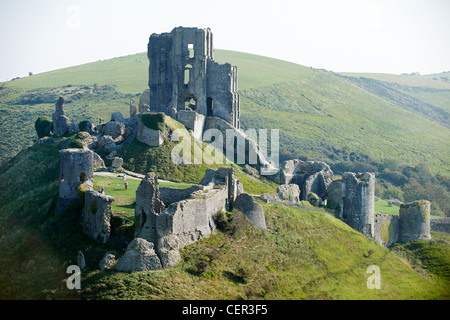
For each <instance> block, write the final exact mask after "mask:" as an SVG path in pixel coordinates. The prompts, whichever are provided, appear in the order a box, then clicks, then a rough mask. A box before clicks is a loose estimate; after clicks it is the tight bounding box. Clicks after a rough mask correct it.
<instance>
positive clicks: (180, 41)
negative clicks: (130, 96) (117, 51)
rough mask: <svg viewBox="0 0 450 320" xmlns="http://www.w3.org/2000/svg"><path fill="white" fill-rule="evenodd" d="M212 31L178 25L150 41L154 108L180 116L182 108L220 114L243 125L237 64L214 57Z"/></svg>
mask: <svg viewBox="0 0 450 320" xmlns="http://www.w3.org/2000/svg"><path fill="white" fill-rule="evenodd" d="M213 53H214V48H213V35H212V32H211V30H210V29H209V28H208V29H198V28H184V27H177V28H174V29H173V30H172V31H171V32H170V33H161V34H152V35H151V36H150V39H149V43H148V51H147V55H148V59H149V61H150V67H149V87H150V109H151V111H152V112H164V113H166V114H167V115H170V116H172V117H174V118H176V115H177V113H178V111H180V110H193V111H196V112H197V113H199V114H202V115H204V116H216V117H219V118H221V119H223V120H225V121H227V122H229V123H230V124H231V125H232V126H233V127H235V128H239V127H240V124H239V105H240V104H239V93H238V88H237V67H235V66H231V65H230V64H229V63H226V64H219V63H217V62H215V61H214V58H213Z"/></svg>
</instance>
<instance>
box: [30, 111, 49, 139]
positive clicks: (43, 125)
mask: <svg viewBox="0 0 450 320" xmlns="http://www.w3.org/2000/svg"><path fill="white" fill-rule="evenodd" d="M34 128H35V129H36V132H37V135H38V137H39V138H43V137H47V136H49V135H50V132H51V129H52V122H51V121H50V119H49V118H47V117H44V116H40V117H38V118H37V119H36V122H35V123H34Z"/></svg>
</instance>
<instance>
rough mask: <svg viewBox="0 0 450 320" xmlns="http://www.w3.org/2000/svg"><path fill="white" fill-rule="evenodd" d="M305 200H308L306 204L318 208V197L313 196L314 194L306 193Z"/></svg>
mask: <svg viewBox="0 0 450 320" xmlns="http://www.w3.org/2000/svg"><path fill="white" fill-rule="evenodd" d="M306 200H308V202H309V203H310V204H311V205H313V206H316V207H317V206H318V205H319V203H320V199H319V196H318V195H317V194H315V193H314V192H310V193H308V195H307V197H306Z"/></svg>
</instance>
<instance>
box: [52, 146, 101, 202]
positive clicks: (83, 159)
mask: <svg viewBox="0 0 450 320" xmlns="http://www.w3.org/2000/svg"><path fill="white" fill-rule="evenodd" d="M93 157H94V152H93V151H91V150H84V149H75V148H73V149H63V150H60V151H59V197H60V198H69V199H77V198H78V194H77V189H78V187H79V186H80V184H82V183H84V184H87V185H88V186H90V187H91V188H92V187H93V185H94V180H93V179H94V164H93Z"/></svg>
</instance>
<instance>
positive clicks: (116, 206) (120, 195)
mask: <svg viewBox="0 0 450 320" xmlns="http://www.w3.org/2000/svg"><path fill="white" fill-rule="evenodd" d="M126 181H127V182H128V187H127V189H125V185H124V182H123V177H122V176H120V174H117V177H105V176H100V175H95V174H94V190H98V188H100V187H103V188H104V189H105V193H106V194H107V195H110V196H112V197H113V198H114V201H113V203H112V205H111V210H112V213H113V214H114V213H116V214H119V213H126V214H134V207H135V204H136V190H137V188H138V187H139V184H140V183H141V179H132V178H128V179H127V180H126ZM159 186H160V187H171V188H178V189H185V188H189V187H190V186H192V184H188V183H176V182H162V181H160V182H159Z"/></svg>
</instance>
